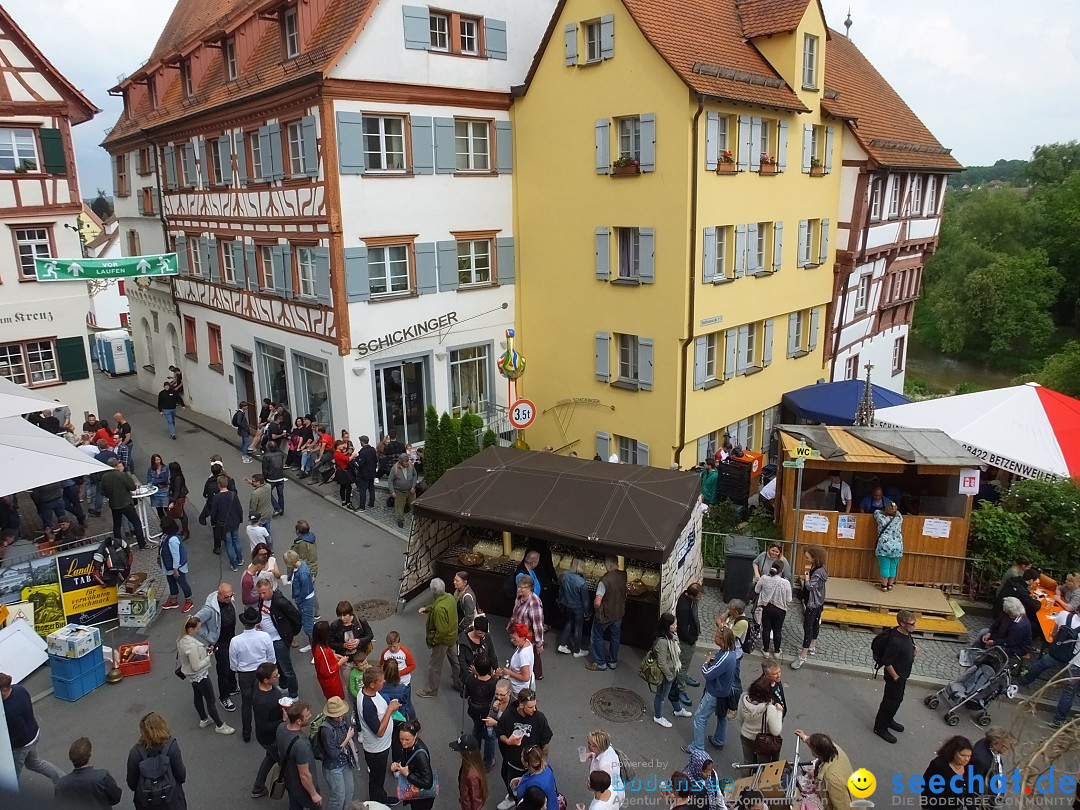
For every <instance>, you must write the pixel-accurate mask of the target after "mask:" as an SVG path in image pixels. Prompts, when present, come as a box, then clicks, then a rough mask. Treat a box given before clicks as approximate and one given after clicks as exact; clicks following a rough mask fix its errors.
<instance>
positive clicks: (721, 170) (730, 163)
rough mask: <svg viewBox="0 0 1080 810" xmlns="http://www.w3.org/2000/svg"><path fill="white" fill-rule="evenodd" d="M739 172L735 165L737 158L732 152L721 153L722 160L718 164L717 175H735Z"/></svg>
mask: <svg viewBox="0 0 1080 810" xmlns="http://www.w3.org/2000/svg"><path fill="white" fill-rule="evenodd" d="M738 170H739V168H738V166H736V165H735V157H734V156H733V155H732V154H731V152H730V150H727V149H725V150H724V151H723V152H721V153H720V158H719V159H718V160H717V163H716V173H717V174H735V173H736V172H737V171H738Z"/></svg>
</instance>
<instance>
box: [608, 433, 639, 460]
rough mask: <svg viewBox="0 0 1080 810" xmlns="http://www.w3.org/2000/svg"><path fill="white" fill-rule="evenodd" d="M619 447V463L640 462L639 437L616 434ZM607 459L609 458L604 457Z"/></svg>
mask: <svg viewBox="0 0 1080 810" xmlns="http://www.w3.org/2000/svg"><path fill="white" fill-rule="evenodd" d="M615 439H616V441H617V443H618V448H619V463H620V464H637V462H638V443H637V439H631V438H629V437H628V436H616V437H615ZM604 460H605V461H606V460H607V459H604Z"/></svg>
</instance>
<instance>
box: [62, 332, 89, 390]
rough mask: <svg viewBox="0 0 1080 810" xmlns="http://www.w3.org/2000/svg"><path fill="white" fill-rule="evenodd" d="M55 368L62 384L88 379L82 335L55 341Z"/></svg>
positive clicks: (87, 365) (84, 344)
mask: <svg viewBox="0 0 1080 810" xmlns="http://www.w3.org/2000/svg"><path fill="white" fill-rule="evenodd" d="M56 366H57V368H58V369H59V371H60V379H61V380H63V381H64V382H74V381H75V380H86V379H89V378H90V366H89V364H88V363H87V361H86V342H85V340H84V339H83V337H82V335H76V336H75V337H66V338H57V339H56Z"/></svg>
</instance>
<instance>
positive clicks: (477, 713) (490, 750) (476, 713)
mask: <svg viewBox="0 0 1080 810" xmlns="http://www.w3.org/2000/svg"><path fill="white" fill-rule="evenodd" d="M469 717H470V718H471V719H472V721H473V736H475V737H476V739H477V741H478V742H479V743H480V745H481V746H482V747H483V751H484V765H485V766H487V767H488V769H489V770H490V769H491V768H493V767H494V766H495V727H494V726H492V727H491V728H488V724H487V723H485V722H484V720H485V719H486V718H487V708H484V709H482V710H480V709H476V710H474V709H473V708H472V706H470V707H469Z"/></svg>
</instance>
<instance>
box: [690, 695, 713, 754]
mask: <svg viewBox="0 0 1080 810" xmlns="http://www.w3.org/2000/svg"><path fill="white" fill-rule="evenodd" d="M717 702H718V701H717V698H716V697H715V696H714V695H711V694H709V692H708V691H706V692H705V693H704V694H703V695H702V696H701V702H700V703H699V704H698V707H697V709H696V710H695V711H694V741H693V742H692V743H690V747H691V748H696V749H697V750H698V751H704V750H705V729H706V727H707V726H708V725H709V718H710V717H712V716H713V714H714V713H715V712H716V704H717Z"/></svg>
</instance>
